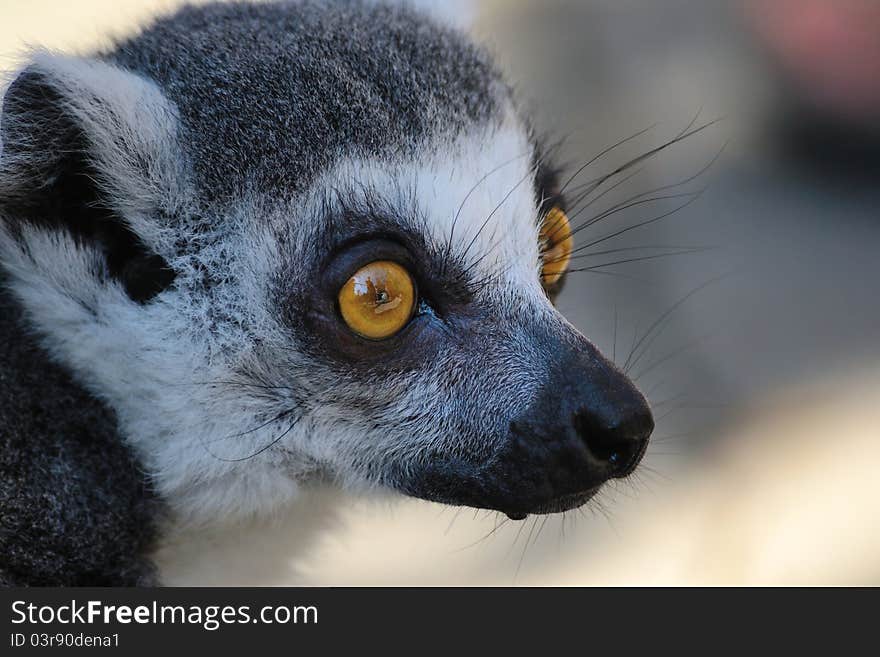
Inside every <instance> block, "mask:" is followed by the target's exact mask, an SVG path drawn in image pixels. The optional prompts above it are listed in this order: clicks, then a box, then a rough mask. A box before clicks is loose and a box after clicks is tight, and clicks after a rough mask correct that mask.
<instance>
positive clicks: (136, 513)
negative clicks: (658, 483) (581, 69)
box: [0, 0, 653, 585]
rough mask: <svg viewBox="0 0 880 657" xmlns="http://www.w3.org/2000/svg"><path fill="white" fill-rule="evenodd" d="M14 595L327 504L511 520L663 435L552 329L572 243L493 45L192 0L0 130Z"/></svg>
mask: <svg viewBox="0 0 880 657" xmlns="http://www.w3.org/2000/svg"><path fill="white" fill-rule="evenodd" d="M0 138H2V151H0V264H2V274H0V275H2V288H3V292H2V297H0V328H2V336H3V339H2V347H0V354H2V355H0V359H2V360H0V395H2V403H0V434H2V452H0V468H2V470H0V473H2V474H0V476H2V478H0V580H2V581H3V582H4V583H5V584H11V585H59V584H65V585H83V584H92V585H94V584H115V585H150V584H158V583H162V581H163V579H162V573H161V572H157V569H156V568H155V567H154V563H153V560H152V557H151V555H152V551H153V550H154V549H155V546H156V545H157V543H158V542H161V540H162V538H163V535H164V533H166V532H168V531H171V530H170V529H169V527H180V526H189V527H193V526H194V527H210V526H211V525H212V523H218V522H226V521H229V520H234V519H241V518H250V517H264V516H272V515H279V514H280V515H283V514H284V513H285V512H286V509H289V508H290V507H291V505H292V504H294V502H295V501H296V500H297V499H298V498H299V496H300V495H302V494H303V491H308V490H310V489H311V487H313V486H331V487H335V488H341V489H344V490H346V491H350V492H354V493H367V492H370V491H383V490H385V491H396V492H399V493H403V494H405V495H408V496H413V497H416V498H422V499H425V500H431V501H434V502H439V503H443V504H447V505H466V506H470V507H477V508H481V509H491V510H497V511H500V512H503V513H505V514H507V515H508V516H509V517H510V518H512V519H522V518H525V517H526V516H528V515H529V514H549V513H555V512H560V511H564V510H567V509H571V508H575V507H578V506H580V505H583V504H585V503H586V502H587V501H588V500H589V499H590V498H591V497H592V496H593V495H594V494H595V493H596V492H597V491H598V490H599V488H600V487H601V486H602V485H603V483H605V482H606V481H608V480H609V479H612V478H622V477H626V476H627V475H629V474H630V473H631V472H632V471H633V470H634V468H636V466H637V464H638V463H639V461H640V459H641V457H642V455H643V454H644V452H645V449H646V445H647V442H648V439H649V436H650V434H651V431H652V429H653V419H652V415H651V411H650V409H649V407H648V405H647V402H646V400H645V398H644V397H643V395H642V394H641V393H640V392H639V391H638V390H637V389H636V387H635V386H634V384H633V383H632V382H631V381H630V380H629V379H628V378H627V377H626V375H625V374H624V373H623V372H622V371H621V370H620V369H618V367H617V366H615V365H614V364H613V363H611V362H610V361H609V360H608V359H606V358H605V357H604V356H603V355H602V354H601V353H600V352H599V351H598V350H597V348H596V347H595V346H594V345H593V344H592V343H591V342H590V341H589V340H588V339H587V338H586V337H584V336H583V335H582V334H581V333H579V332H578V331H577V330H576V329H575V328H574V327H573V326H572V325H571V324H570V323H568V322H567V321H566V320H565V319H564V318H563V316H562V315H561V314H560V313H559V312H558V311H557V310H556V309H555V307H554V305H553V300H554V298H555V296H556V294H557V293H558V292H559V290H560V289H561V286H562V284H563V282H564V280H565V270H566V268H567V266H568V262H569V261H570V259H571V252H572V250H573V246H572V245H573V239H574V236H573V233H574V232H575V229H574V228H573V227H572V226H571V225H570V224H569V221H568V219H567V217H566V204H565V200H564V198H563V196H564V194H563V192H564V190H563V189H562V188H563V185H562V184H560V179H559V174H558V173H557V170H556V169H555V168H554V166H553V164H552V162H551V161H550V159H551V156H552V152H551V149H550V148H549V147H547V146H546V145H545V144H543V143H542V142H541V140H540V139H538V137H537V136H536V133H535V131H534V130H533V128H532V127H531V125H530V123H529V121H528V119H527V117H526V116H525V115H524V113H523V112H522V111H521V110H520V109H519V107H518V105H517V103H516V101H515V97H514V93H513V91H512V88H511V87H510V86H509V85H508V84H507V83H506V82H505V81H504V79H503V77H502V75H501V74H500V73H499V70H498V68H497V66H496V65H495V64H494V63H493V61H492V59H491V57H490V56H489V55H488V54H487V52H486V51H485V50H484V49H483V48H482V47H479V46H477V45H475V44H474V43H472V41H471V40H470V39H469V38H468V37H466V36H465V35H464V34H462V33H460V32H459V31H458V30H456V29H454V28H452V27H450V26H447V25H445V24H443V23H442V22H439V21H435V20H434V19H433V18H429V17H427V16H425V15H422V14H420V13H419V12H417V11H416V10H414V9H411V8H408V7H406V6H400V5H386V4H382V3H375V2H369V3H361V2H354V1H352V2H345V1H335V2H333V1H329V0H328V1H321V0H302V1H296V2H263V3H255V4H251V3H245V2H232V3H221V4H207V5H200V6H189V7H184V8H182V9H180V10H178V11H177V12H176V13H173V14H172V15H169V16H166V17H161V18H159V19H157V20H156V21H155V22H154V23H153V24H152V25H151V26H149V27H147V28H146V29H144V30H143V31H142V32H140V33H139V34H138V35H136V36H133V37H130V38H126V39H124V40H121V41H118V42H116V43H115V44H114V45H113V46H112V47H111V48H109V49H107V50H105V51H103V52H99V53H97V54H94V55H91V56H82V57H80V56H65V55H60V54H51V53H48V52H36V53H33V54H32V55H31V56H30V58H29V60H28V62H27V63H26V65H25V66H24V67H23V68H21V69H20V70H19V71H17V72H16V73H15V74H14V75H13V76H12V77H11V78H10V81H9V83H8V85H7V87H6V90H5V94H4V96H3V105H2V123H0Z"/></svg>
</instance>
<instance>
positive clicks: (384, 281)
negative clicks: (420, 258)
mask: <svg viewBox="0 0 880 657" xmlns="http://www.w3.org/2000/svg"><path fill="white" fill-rule="evenodd" d="M415 307H416V286H415V283H414V282H413V279H412V276H410V274H409V272H408V271H407V270H406V269H404V268H403V267H401V266H400V265H398V264H397V263H396V262H391V261H390V260H377V261H376V262H371V263H370V264H368V265H365V266H363V267H361V268H360V269H358V270H357V271H356V272H355V274H354V276H352V277H351V278H349V279H348V282H346V284H345V285H343V286H342V289H341V290H339V311H340V312H341V313H342V319H344V320H345V323H346V324H348V327H349V328H350V329H351V330H352V331H354V332H355V333H357V334H358V335H360V336H362V337H365V338H369V339H370V340H382V339H384V338H390V337H391V336H392V335H394V334H395V333H397V332H399V331H400V330H401V329H403V327H404V326H406V325H407V323H408V322H409V320H410V319H411V318H412V315H413V311H414V310H415Z"/></svg>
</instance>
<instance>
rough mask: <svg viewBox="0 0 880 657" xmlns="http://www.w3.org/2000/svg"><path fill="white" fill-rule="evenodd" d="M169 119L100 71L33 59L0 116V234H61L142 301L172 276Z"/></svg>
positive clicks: (139, 82)
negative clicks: (96, 257)
mask: <svg viewBox="0 0 880 657" xmlns="http://www.w3.org/2000/svg"><path fill="white" fill-rule="evenodd" d="M176 126H177V120H176V116H175V112H174V111H173V109H172V107H171V105H170V104H169V103H168V101H167V100H166V99H165V97H164V96H163V95H162V94H161V92H160V91H159V89H158V88H157V87H156V86H155V85H154V84H152V83H151V82H149V81H147V80H145V79H143V78H140V77H138V76H136V75H134V74H131V73H128V72H125V71H122V70H120V69H118V68H116V67H113V66H111V65H109V64H106V63H104V62H100V61H97V60H89V59H82V58H73V57H61V56H53V55H48V54H39V55H36V56H35V57H34V58H33V59H32V62H31V64H30V65H28V66H27V67H26V68H24V69H23V70H22V71H21V72H20V73H19V74H18V75H17V77H16V78H15V79H14V80H13V81H12V83H11V84H10V85H9V87H8V88H7V90H6V93H5V95H4V97H3V105H2V115H0V227H2V226H3V225H4V224H5V225H6V227H7V229H8V230H10V231H11V232H12V233H13V234H19V235H21V234H22V232H23V231H24V230H25V229H26V228H27V227H38V228H40V229H43V230H49V231H66V232H67V233H68V234H70V235H71V236H72V237H73V238H74V239H75V240H76V242H77V243H79V244H82V245H85V246H90V247H94V248H96V249H98V250H100V251H101V252H102V253H103V254H104V258H105V260H106V266H107V272H108V273H109V275H110V276H111V277H113V278H115V279H117V280H118V281H119V282H120V283H121V284H122V285H123V287H124V288H125V290H126V292H127V293H128V295H129V296H130V297H131V298H132V299H134V300H136V301H138V302H141V303H143V302H146V301H148V300H149V299H150V298H152V297H153V296H154V295H155V294H157V293H158V292H160V291H161V290H163V289H165V287H167V286H168V285H170V284H171V282H172V281H173V279H174V272H173V271H172V270H171V269H170V268H169V267H168V265H167V261H166V259H165V258H167V257H168V254H169V253H170V252H171V251H170V249H171V244H172V242H173V238H172V236H171V231H170V230H169V227H168V218H169V217H171V216H173V215H174V210H175V206H176V205H178V204H179V203H180V202H181V200H180V199H181V196H182V195H181V192H180V186H181V184H182V183H181V180H182V178H183V177H182V176H181V164H180V158H179V155H178V153H179V151H178V149H177V148H176V139H175V134H176Z"/></svg>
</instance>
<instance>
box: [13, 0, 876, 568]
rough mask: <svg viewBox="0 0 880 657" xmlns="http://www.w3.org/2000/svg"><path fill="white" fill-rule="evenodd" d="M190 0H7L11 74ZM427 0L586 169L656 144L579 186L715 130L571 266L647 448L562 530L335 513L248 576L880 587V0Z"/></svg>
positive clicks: (633, 182) (418, 513) (587, 211)
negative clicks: (303, 551)
mask: <svg viewBox="0 0 880 657" xmlns="http://www.w3.org/2000/svg"><path fill="white" fill-rule="evenodd" d="M175 4H177V3H175V2H172V1H170V0H164V1H161V2H157V1H155V0H78V1H77V2H76V3H73V2H65V1H62V0H0V68H2V69H13V68H14V67H15V65H16V62H17V61H18V57H19V56H20V55H21V53H22V52H23V49H24V48H26V47H27V46H35V45H39V46H47V47H51V48H58V49H62V50H68V51H76V52H87V51H88V50H89V49H90V48H93V47H95V46H99V45H103V44H106V43H107V41H108V37H109V36H112V35H121V34H125V33H126V32H127V31H130V30H133V29H136V26H137V25H138V24H140V23H142V22H143V21H145V20H148V19H149V17H150V16H152V15H155V14H156V13H158V12H161V11H168V10H170V9H171V8H173V6H174V5H175ZM418 4H422V5H429V6H430V8H431V9H433V10H435V11H438V12H440V13H444V14H447V15H451V16H452V18H453V20H456V21H457V22H459V23H461V24H463V25H466V26H467V29H470V30H471V31H473V32H474V33H475V34H476V35H477V37H478V39H479V40H480V41H481V42H483V43H485V44H486V45H487V46H488V47H489V48H491V49H492V50H493V51H494V52H495V54H496V55H497V56H498V59H499V61H500V62H501V63H502V65H503V67H504V68H505V69H506V71H507V73H508V77H509V79H510V80H511V81H512V82H514V83H515V85H516V88H517V89H518V93H519V96H520V98H521V100H522V102H523V105H524V106H525V107H527V108H529V109H530V110H531V111H532V114H533V116H534V117H535V124H536V127H537V128H538V130H539V131H540V132H542V133H545V134H547V135H548V136H549V137H550V138H560V139H561V138H564V141H563V144H562V146H561V149H560V158H561V160H562V161H563V163H565V164H566V166H567V170H568V171H570V172H572V173H573V172H574V171H575V170H576V169H577V168H578V167H579V166H580V165H581V164H583V163H585V162H588V161H590V160H591V159H592V158H594V156H596V155H597V154H599V153H601V152H602V151H604V150H605V149H607V148H608V147H609V146H611V145H613V144H615V143H616V142H618V141H620V140H621V139H625V138H627V137H630V136H632V135H634V134H635V133H637V132H640V131H642V130H645V129H647V130H645V132H643V133H641V134H639V135H638V136H637V137H635V138H633V139H631V140H630V141H627V142H625V143H624V144H621V145H620V146H619V147H617V148H615V149H613V150H611V151H609V152H608V153H606V154H604V155H603V156H602V157H600V158H598V159H597V160H596V161H595V162H593V163H592V164H591V165H590V166H589V167H588V168H587V169H586V170H585V171H584V172H583V173H582V174H581V177H580V178H579V181H581V180H582V181H584V182H586V181H588V180H591V179H594V178H596V177H598V176H601V175H602V174H604V173H608V172H611V171H613V170H614V169H615V168H616V167H617V166H619V165H621V164H623V163H625V162H627V161H628V160H629V159H631V158H633V157H636V156H638V155H640V154H642V153H645V152H646V151H649V150H651V149H652V148H654V147H656V146H658V145H660V144H663V143H665V142H667V141H669V140H671V139H673V138H675V137H676V136H677V135H679V134H681V133H682V132H683V131H686V130H687V129H688V128H689V127H690V128H697V127H700V126H703V125H706V124H709V123H710V122H713V121H716V120H717V122H714V123H712V124H711V125H709V126H708V127H706V129H704V130H701V131H699V132H697V133H696V134H694V135H692V136H690V137H688V138H686V139H684V140H682V141H680V142H678V143H676V144H674V145H672V146H670V147H669V148H667V149H665V150H663V151H662V152H660V153H658V154H657V155H656V156H655V157H653V158H651V159H650V160H647V161H645V162H642V163H640V165H639V166H638V167H635V168H633V169H631V170H629V171H628V173H627V174H626V175H629V173H635V172H636V170H638V173H636V174H635V175H634V176H633V177H632V178H629V179H628V180H626V181H625V182H621V184H620V185H619V186H617V187H613V184H616V183H617V182H620V181H621V180H622V177H620V176H619V177H616V178H614V179H613V180H610V181H609V183H608V184H606V185H604V186H603V187H601V188H599V189H597V190H596V192H594V194H593V195H592V196H590V197H589V198H588V199H586V200H585V202H586V203H588V204H589V205H587V206H586V207H585V208H584V210H583V214H581V215H580V216H579V217H578V218H577V220H576V222H575V223H576V224H579V223H582V222H584V221H589V220H590V219H592V218H595V217H599V216H600V215H601V216H603V217H604V218H602V219H601V220H600V221H598V222H596V223H595V224H594V225H592V226H590V227H589V228H587V229H585V230H583V231H582V232H581V233H579V235H578V237H579V239H580V244H589V243H592V242H594V241H595V240H598V239H602V238H603V237H606V236H608V235H611V234H613V233H616V232H618V231H620V230H621V229H625V228H628V227H630V226H636V225H637V224H642V223H643V222H645V221H650V220H652V219H654V218H658V219H657V220H656V221H651V223H647V224H644V225H642V226H640V227H635V228H633V229H632V230H628V231H626V232H625V233H622V234H620V235H618V236H617V237H614V238H611V239H608V240H607V241H604V242H602V243H601V244H602V245H603V246H607V249H606V250H609V251H614V250H615V249H623V248H626V249H633V250H629V251H615V252H613V253H608V254H605V255H594V256H590V257H585V258H583V259H581V260H578V261H575V262H576V263H578V265H577V266H581V267H593V270H592V271H587V272H581V273H576V274H573V275H572V276H570V279H569V282H568V284H567V286H566V288H565V290H564V292H563V294H562V295H561V297H560V299H559V303H558V305H559V307H560V309H561V310H562V312H563V313H564V314H566V315H567V316H568V317H569V318H570V319H571V320H572V321H573V322H574V323H575V324H576V325H577V326H578V327H579V328H580V329H581V330H583V331H584V332H585V333H586V334H587V335H588V336H590V338H591V339H592V340H593V341H594V342H595V343H596V344H597V345H598V346H599V347H600V348H601V349H603V350H604V351H605V352H606V353H607V354H609V355H612V354H613V355H614V356H615V358H616V360H617V362H618V363H619V364H623V363H627V361H629V362H628V365H629V367H630V368H631V370H630V371H631V372H632V374H633V375H634V376H636V377H637V378H638V384H639V385H640V387H641V388H642V390H643V391H645V392H646V394H647V395H648V396H649V398H650V400H651V402H652V404H653V406H654V408H655V417H656V418H657V429H656V431H655V436H656V438H655V440H654V441H653V443H652V446H651V448H650V449H649V451H648V455H647V457H646V459H645V461H644V465H643V466H642V468H641V469H640V471H639V473H637V475H636V476H635V477H634V478H633V479H632V480H628V481H626V482H620V483H618V484H617V485H616V486H611V487H609V490H607V491H605V492H603V493H602V494H601V495H600V496H599V498H598V500H596V502H595V503H594V504H591V505H590V506H589V507H587V508H585V509H582V510H581V511H574V512H568V513H566V514H564V516H559V515H556V516H550V517H537V518H529V519H527V520H525V521H522V522H513V521H509V520H506V518H505V517H504V516H497V515H496V514H493V513H484V512H476V513H475V512H474V511H473V510H467V509H464V510H457V509H450V508H444V507H441V506H438V505H433V504H428V503H422V502H417V501H411V500H394V501H387V500H386V501H364V500H344V502H343V505H342V506H343V511H342V517H340V518H338V522H336V526H335V527H334V528H333V530H332V531H328V532H326V533H324V534H322V535H321V536H320V537H319V538H317V539H316V540H315V542H313V544H312V545H311V549H310V550H309V554H308V555H306V557H305V559H302V558H298V559H297V560H296V561H295V562H294V561H293V560H291V564H290V570H289V571H285V572H281V573H277V572H263V573H259V575H258V576H255V577H257V580H258V581H254V580H250V582H249V583H259V584H284V583H288V582H299V583H307V584H432V585H447V584H465V585H467V584H503V585H510V584H523V585H543V584H557V585H570V584H571V585H573V584H875V585H877V584H880V303H878V301H880V299H878V281H880V2H876V1H875V0H728V1H723V0H661V1H653V0H553V1H544V0H471V1H468V0H455V1H453V2H440V1H439V0H438V2H436V3H431V2H430V1H427V0H424V1H422V2H420V3H418ZM696 174H699V175H696ZM691 178H693V179H691ZM681 181H686V182H685V183H684V184H683V185H681V186H679V187H667V186H668V185H672V184H675V183H679V182H681ZM656 188H663V189H662V190H661V191H659V192H657V193H653V194H652V193H650V192H651V190H653V189H656ZM694 192H701V193H700V195H699V196H698V197H696V198H695V199H694V200H693V202H692V203H689V204H687V205H686V206H685V207H680V206H683V205H685V203H686V202H688V201H690V200H691V198H693V197H692V196H687V195H685V196H682V194H692V193H694ZM659 196H664V197H669V196H675V198H665V199H661V200H657V201H651V202H642V203H638V204H636V205H632V207H628V208H626V209H623V210H621V211H619V212H614V213H610V214H609V213H608V212H606V211H608V210H612V209H615V208H617V207H619V206H620V205H624V206H625V205H629V203H627V201H628V200H629V199H632V200H647V199H651V198H656V197H659ZM679 207H680V209H678V210H677V211H674V210H676V208H679ZM603 213H604V215H603ZM659 217H662V218H659ZM683 247H684V248H685V249H690V247H699V250H695V251H693V252H689V253H681V251H682V250H683ZM592 250H596V249H591V251H592ZM661 256H662V257H661ZM642 257H645V258H646V259H643V260H639V261H636V262H625V263H618V264H610V263H615V262H617V261H619V260H629V259H635V258H642ZM263 549H267V548H265V547H264V546H260V545H258V544H255V545H254V546H253V552H252V558H253V560H254V561H255V562H257V561H259V556H260V550H263ZM276 549H277V548H276ZM202 566H203V567H202V569H201V571H200V573H199V577H200V578H201V581H202V582H205V583H211V582H214V583H221V582H226V581H228V578H226V574H227V573H228V572H231V571H232V569H231V568H230V567H228V566H229V564H202ZM193 577H194V575H193V574H191V573H186V572H181V573H177V574H176V581H177V582H178V583H189V582H191V581H192V578H193ZM232 583H245V582H232Z"/></svg>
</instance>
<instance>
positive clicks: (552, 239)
mask: <svg viewBox="0 0 880 657" xmlns="http://www.w3.org/2000/svg"><path fill="white" fill-rule="evenodd" d="M539 239H540V241H541V245H540V246H541V258H542V260H543V262H544V264H543V266H542V267H541V283H542V284H543V286H544V288H545V289H546V288H551V287H553V286H554V285H555V284H556V283H557V282H558V281H559V279H560V278H562V275H563V274H564V273H565V270H566V269H568V263H569V262H570V261H571V250H572V247H573V246H574V238H573V237H572V235H571V225H570V224H569V223H568V217H567V216H566V215H565V213H564V212H563V211H562V210H560V209H559V208H553V209H551V210H550V212H548V213H547V216H546V217H544V223H543V224H542V225H541V233H540V236H539Z"/></svg>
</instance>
